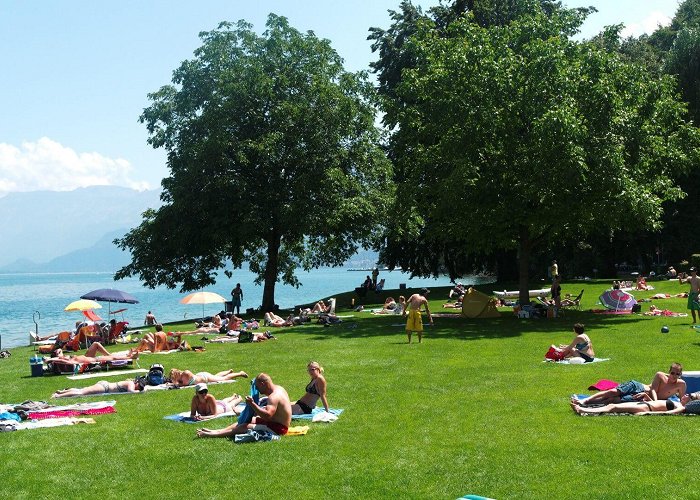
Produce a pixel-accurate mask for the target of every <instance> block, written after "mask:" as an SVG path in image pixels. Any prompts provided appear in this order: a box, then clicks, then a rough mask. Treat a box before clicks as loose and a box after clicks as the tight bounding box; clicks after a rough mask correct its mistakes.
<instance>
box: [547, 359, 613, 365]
mask: <svg viewBox="0 0 700 500" xmlns="http://www.w3.org/2000/svg"><path fill="white" fill-rule="evenodd" d="M572 359H574V358H567V359H561V360H559V361H555V360H553V359H545V360H544V361H543V363H558V364H561V365H590V364H591V363H600V362H601V361H610V358H593V361H589V362H587V363H586V362H584V363H581V362H575V363H572V362H571V360H572ZM577 359H583V358H577Z"/></svg>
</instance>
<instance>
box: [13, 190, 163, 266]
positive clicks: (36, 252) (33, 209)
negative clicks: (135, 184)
mask: <svg viewBox="0 0 700 500" xmlns="http://www.w3.org/2000/svg"><path fill="white" fill-rule="evenodd" d="M160 205H161V201H160V191H157V190H151V191H135V190H133V189H128V188H122V187H116V186H92V187H87V188H80V189H76V190H74V191H33V192H29V193H10V194H8V195H7V196H5V197H3V198H0V266H2V267H0V270H3V269H4V270H6V272H9V271H10V268H11V270H12V271H13V272H32V271H34V272H39V271H35V269H38V268H42V269H45V268H46V266H48V265H49V263H50V262H51V265H52V266H56V268H52V269H48V268H46V270H47V271H54V272H57V271H58V270H59V269H57V268H60V270H66V271H80V270H88V271H99V270H103V268H104V267H108V268H109V269H106V270H110V271H111V270H115V269H116V268H118V267H120V266H121V265H122V262H123V261H124V258H123V255H120V254H121V253H122V252H120V251H119V250H118V249H116V248H113V246H112V245H111V241H112V240H113V239H114V237H115V236H121V235H122V234H124V233H125V232H126V231H127V230H129V229H131V228H133V227H136V226H137V225H138V224H139V223H140V222H141V214H142V213H143V212H144V211H145V210H146V209H147V208H157V207H159V206H160ZM108 235H109V236H108ZM107 242H109V244H107ZM74 252H77V254H74ZM80 252H86V253H84V254H83V255H82V256H81V257H78V256H77V255H79V254H80ZM93 253H94V255H93ZM98 254H102V255H101V256H100V255H98ZM58 257H62V258H61V259H58ZM54 259H55V261H54ZM110 259H116V260H115V261H114V262H115V263H116V265H114V264H113V265H109V264H108V262H109V261H110ZM74 265H79V267H80V269H69V268H70V267H71V266H74ZM89 265H97V266H100V269H96V268H90V269H87V268H86V266H89Z"/></svg>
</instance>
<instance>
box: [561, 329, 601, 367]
mask: <svg viewBox="0 0 700 500" xmlns="http://www.w3.org/2000/svg"><path fill="white" fill-rule="evenodd" d="M552 347H553V348H554V349H555V350H556V351H557V352H559V353H561V356H562V359H567V358H574V357H581V358H583V359H584V360H585V361H586V362H591V361H593V358H594V357H595V353H594V352H593V343H592V342H591V338H590V337H589V336H588V335H586V334H585V333H584V326H583V325H582V324H581V323H576V324H575V325H574V339H573V340H572V341H571V343H570V344H561V345H559V346H554V345H553V346H552Z"/></svg>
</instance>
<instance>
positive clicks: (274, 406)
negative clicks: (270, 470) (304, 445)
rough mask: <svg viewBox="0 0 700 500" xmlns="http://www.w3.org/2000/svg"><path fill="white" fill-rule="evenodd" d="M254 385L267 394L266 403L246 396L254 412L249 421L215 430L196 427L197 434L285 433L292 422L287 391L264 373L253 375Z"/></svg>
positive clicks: (213, 435) (217, 435)
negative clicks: (262, 431) (259, 431)
mask: <svg viewBox="0 0 700 500" xmlns="http://www.w3.org/2000/svg"><path fill="white" fill-rule="evenodd" d="M255 387H256V388H257V389H258V391H260V394H263V395H265V396H267V404H266V405H265V406H259V405H258V404H257V403H256V402H255V401H254V400H253V398H252V397H251V396H246V398H245V401H246V404H247V405H248V406H250V408H252V410H253V413H254V416H253V419H252V420H251V422H250V423H245V422H241V423H235V424H232V425H229V426H228V427H224V428H223V429H217V430H212V429H197V436H199V437H229V436H234V435H236V434H245V433H246V432H248V431H249V430H251V429H252V430H265V431H268V430H269V431H272V432H274V433H275V434H279V435H284V434H287V431H288V430H289V425H290V424H291V422H292V404H291V402H290V401H289V395H288V394H287V391H286V390H285V389H284V387H282V386H281V385H275V384H274V383H273V382H272V378H270V376H269V375H267V374H266V373H261V374H260V375H258V376H257V377H255Z"/></svg>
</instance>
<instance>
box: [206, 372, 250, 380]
mask: <svg viewBox="0 0 700 500" xmlns="http://www.w3.org/2000/svg"><path fill="white" fill-rule="evenodd" d="M197 377H204V378H206V381H207V382H224V381H226V380H233V379H234V378H238V377H243V378H248V374H247V373H246V372H244V371H240V372H234V371H233V370H224V371H222V372H219V373H215V374H211V373H209V372H199V373H198V374H197Z"/></svg>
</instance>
